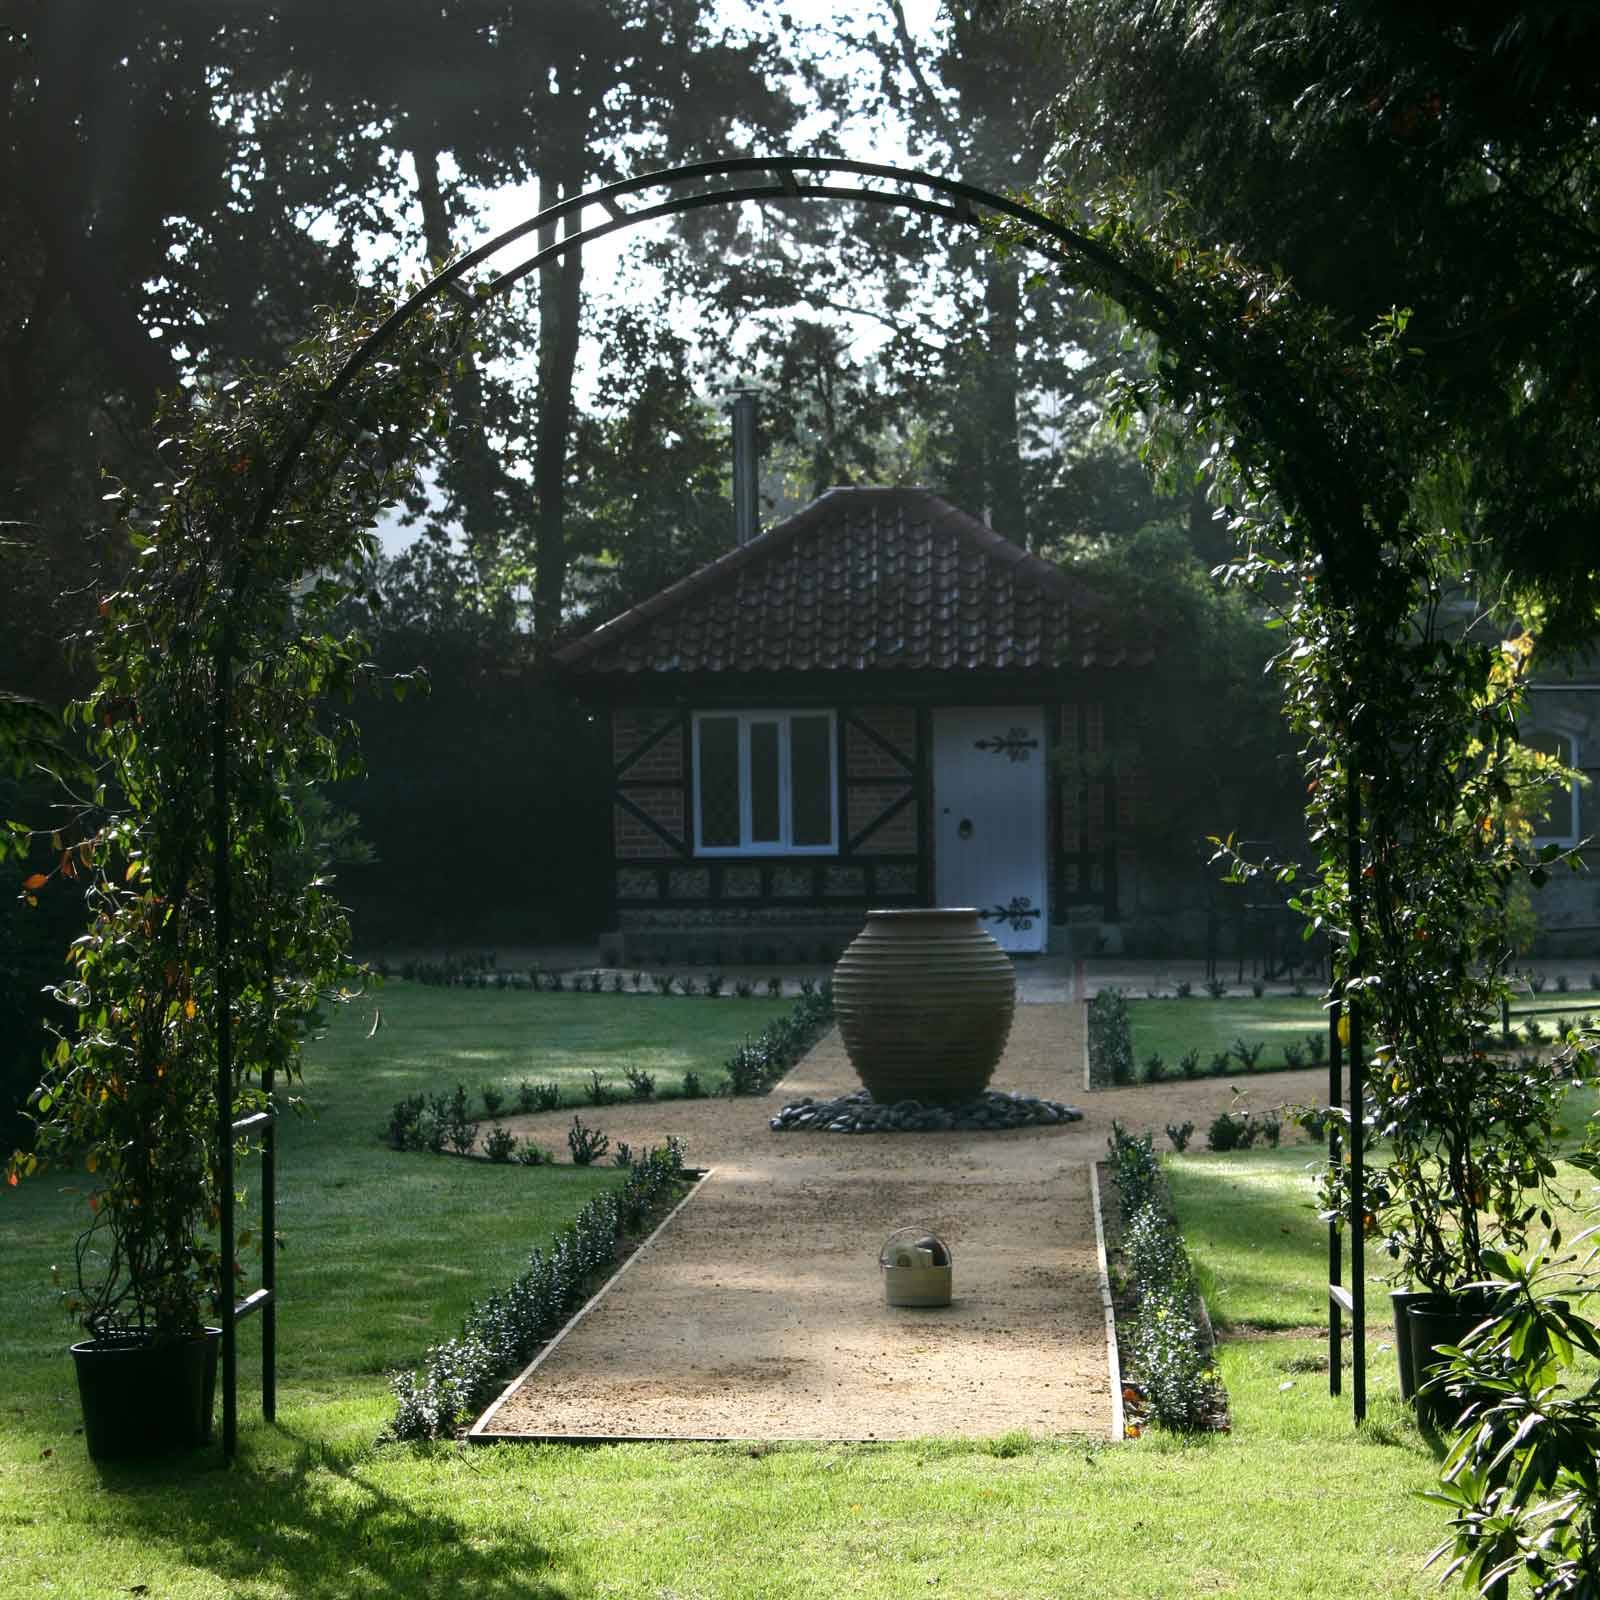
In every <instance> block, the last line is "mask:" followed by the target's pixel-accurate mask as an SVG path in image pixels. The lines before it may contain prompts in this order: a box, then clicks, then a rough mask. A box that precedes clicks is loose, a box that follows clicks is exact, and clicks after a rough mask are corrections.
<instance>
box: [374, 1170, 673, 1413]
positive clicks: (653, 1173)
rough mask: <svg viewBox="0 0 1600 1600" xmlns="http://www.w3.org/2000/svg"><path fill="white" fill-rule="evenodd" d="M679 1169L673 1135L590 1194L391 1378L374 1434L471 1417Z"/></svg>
mask: <svg viewBox="0 0 1600 1600" xmlns="http://www.w3.org/2000/svg"><path fill="white" fill-rule="evenodd" d="M684 1177H685V1171H684V1165H683V1143H682V1141H681V1140H678V1139H668V1140H667V1142H666V1144H665V1146H662V1147H658V1148H655V1149H651V1150H648V1151H646V1152H645V1154H644V1155H642V1156H641V1157H640V1158H639V1159H638V1160H637V1161H635V1162H634V1163H633V1165H632V1166H630V1167H629V1169H628V1176H627V1179H626V1181H625V1182H624V1183H623V1184H622V1186H621V1187H620V1188H618V1189H614V1190H612V1191H611V1192H610V1193H609V1194H602V1195H596V1196H595V1198H594V1199H593V1200H591V1201H590V1202H589V1203H588V1204H587V1205H586V1206H585V1207H584V1208H583V1210H582V1211H580V1212H579V1213H578V1215H577V1216H576V1217H575V1218H574V1219H573V1221H572V1222H570V1223H569V1224H568V1225H567V1226H566V1227H565V1228H563V1229H562V1230H561V1232H560V1233H559V1234H557V1235H556V1238H555V1241H554V1242H553V1243H552V1244H551V1246H550V1247H549V1249H548V1250H542V1249H539V1248H537V1247H536V1248H535V1249H534V1250H533V1252H532V1253H531V1254H530V1256H529V1257H528V1266H527V1269H526V1270H525V1271H524V1272H522V1273H521V1274H520V1275H519V1276H518V1277H517V1279H516V1280H515V1281H514V1282H513V1283H512V1284H511V1285H510V1287H509V1288H507V1289H505V1290H504V1291H503V1292H501V1293H499V1294H492V1295H490V1296H489V1297H488V1298H487V1299H485V1300H480V1301H479V1302H478V1303H477V1304H476V1305H474V1306H473V1307H472V1309H471V1310H470V1311H468V1312H467V1315H466V1317H465V1319H464V1320H463V1322H462V1328H461V1334H460V1336H459V1337H458V1338H455V1339H450V1340H447V1341H446V1342H445V1343H444V1344H439V1345H434V1346H433V1347H432V1348H431V1349H430V1350H429V1351H428V1354H427V1358H426V1360H425V1361H424V1362H423V1364H422V1369H421V1371H420V1372H397V1373H394V1374H393V1375H392V1376H391V1378H390V1384H391V1387H392V1388H393V1389H394V1393H395V1401H396V1404H395V1414H394V1417H393V1419H392V1420H391V1421H390V1423H389V1426H388V1428H387V1429H386V1430H385V1431H384V1434H383V1436H382V1437H383V1438H384V1439H385V1440H389V1439H398V1440H419V1439H441V1438H446V1437H449V1436H451V1435H453V1434H455V1433H457V1432H459V1431H460V1429H461V1428H463V1427H465V1426H466V1425H467V1424H468V1423H469V1422H471V1420H472V1418H473V1417H474V1416H476V1415H477V1414H478V1412H480V1411H481V1410H483V1408H484V1407H485V1406H486V1405H487V1404H488V1403H489V1401H490V1400H492V1399H493V1398H494V1395H495V1393H496V1391H497V1390H498V1389H499V1388H500V1387H501V1386H502V1385H503V1384H504V1383H505V1382H506V1381H507V1380H508V1379H509V1378H510V1377H511V1376H512V1375H513V1374H514V1373H516V1372H517V1371H518V1370H519V1369H520V1368H522V1367H525V1366H526V1365H527V1364H528V1362H530V1361H531V1360H532V1359H533V1357H534V1355H535V1354H536V1353H537V1351H538V1348H539V1346H540V1345H542V1344H544V1343H546V1342H547V1341H548V1340H550V1339H552V1338H553V1337H554V1336H555V1335H556V1334H557V1333H559V1332H560V1331H561V1328H562V1327H563V1325H564V1324H565V1323H566V1321H567V1319H568V1318H569V1317H570V1316H571V1315H572V1313H573V1312H574V1311H576V1310H577V1309H578V1308H579V1307H580V1306H581V1305H582V1304H583V1302H584V1301H585V1300H586V1299H588V1297H589V1294H590V1293H591V1291H592V1290H593V1288H594V1286H595V1284H596V1283H597V1281H598V1280H599V1279H600V1277H601V1276H602V1275H603V1274H604V1273H606V1272H608V1271H609V1270H610V1269H611V1268H612V1267H613V1266H614V1265H615V1264H616V1260H617V1246H618V1243H619V1242H620V1241H621V1240H622V1239H624V1238H626V1237H630V1236H631V1237H635V1238H637V1237H640V1236H642V1235H643V1234H645V1233H646V1232H647V1231H648V1230H649V1228H650V1227H651V1226H652V1225H653V1224H654V1222H655V1220H656V1218H657V1217H658V1216H659V1215H660V1214H661V1213H662V1212H663V1211H664V1210H665V1209H666V1208H667V1205H668V1203H669V1202H670V1201H672V1200H673V1199H674V1198H675V1197H676V1196H677V1194H678V1192H679V1187H680V1185H681V1184H682V1182H683V1180H684Z"/></svg>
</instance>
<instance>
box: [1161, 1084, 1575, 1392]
mask: <svg viewBox="0 0 1600 1600" xmlns="http://www.w3.org/2000/svg"><path fill="white" fill-rule="evenodd" d="M1583 1101H1584V1102H1586V1103H1588V1104H1591V1105H1592V1103H1593V1097H1592V1095H1591V1094H1589V1092H1588V1091H1585V1092H1584V1096H1583ZM1570 1109H1571V1110H1572V1111H1573V1112H1574V1113H1576V1112H1577V1111H1578V1110H1579V1109H1580V1102H1579V1100H1578V1097H1574V1100H1573V1102H1572V1105H1571V1107H1570ZM1577 1120H1578V1119H1577V1118H1576V1116H1574V1118H1573V1119H1572V1121H1573V1123H1574V1124H1575V1123H1576V1122H1577ZM1323 1159H1326V1158H1325V1157H1324V1158H1323ZM1317 1165H1319V1160H1318V1152H1316V1151H1315V1150H1312V1149H1309V1148H1308V1147H1307V1146H1305V1145H1297V1146H1294V1147H1293V1148H1288V1149H1282V1150H1250V1151H1245V1152H1230V1153H1228V1154H1226V1155H1215V1154H1207V1155H1186V1156H1182V1157H1174V1158H1172V1159H1171V1160H1169V1161H1168V1163H1167V1177H1168V1182H1169V1183H1170V1185H1171V1188H1172V1197H1173V1203H1174V1204H1175V1206H1176V1207H1177V1211H1178V1215H1179V1217H1180V1219H1181V1221H1182V1224H1183V1234H1184V1240H1185V1242H1186V1243H1187V1244H1188V1246H1189V1254H1190V1256H1191V1258H1192V1259H1193V1261H1194V1263H1195V1266H1196V1268H1197V1269H1198V1272H1199V1275H1200V1279H1201V1283H1202V1286H1203V1288H1204V1291H1205V1297H1206V1307H1207V1309H1208V1310H1209V1311H1210V1313H1211V1316H1212V1320H1213V1321H1214V1322H1215V1324H1216V1325H1217V1327H1218V1328H1219V1329H1223V1330H1227V1329H1245V1328H1249V1329H1285V1328H1305V1327H1310V1326H1313V1325H1317V1324H1322V1325H1326V1323H1327V1318H1328V1302H1327V1291H1326V1289H1325V1288H1324V1285H1325V1284H1326V1283H1327V1281H1328V1275H1327V1265H1328V1229H1327V1224H1326V1223H1324V1222H1322V1221H1320V1220H1319V1219H1318V1217H1317V1213H1316V1209H1315V1204H1314V1177H1315V1172H1314V1169H1315V1167H1316V1166H1317ZM1557 1187H1558V1192H1560V1193H1562V1194H1563V1195H1565V1196H1567V1197H1568V1199H1569V1203H1568V1204H1567V1206H1566V1207H1565V1208H1564V1209H1563V1210H1561V1211H1560V1212H1559V1213H1558V1214H1557V1218H1556V1220H1557V1221H1558V1222H1559V1223H1560V1224H1561V1227H1562V1229H1563V1231H1564V1232H1565V1233H1566V1235H1567V1236H1568V1238H1571V1237H1573V1236H1575V1235H1576V1234H1577V1233H1578V1231H1579V1230H1580V1229H1581V1228H1582V1227H1584V1226H1587V1224H1588V1220H1589V1219H1588V1218H1587V1217H1586V1216H1585V1214H1584V1205H1585V1204H1586V1203H1587V1198H1588V1197H1589V1196H1590V1195H1592V1193H1593V1190H1594V1180H1593V1179H1591V1178H1589V1177H1588V1176H1587V1175H1586V1174H1584V1173H1582V1172H1580V1171H1579V1170H1578V1169H1577V1168H1576V1167H1568V1166H1563V1167H1562V1168H1561V1169H1560V1177H1559V1178H1558V1180H1557ZM1346 1256H1347V1258H1348V1247H1347V1249H1346ZM1388 1266H1389V1261H1388V1258H1387V1257H1386V1256H1384V1255H1383V1253H1382V1252H1381V1251H1380V1250H1377V1249H1375V1248H1372V1247H1369V1248H1368V1250H1367V1253H1366V1269H1367V1290H1368V1294H1367V1304H1368V1312H1369V1315H1368V1321H1369V1323H1370V1324H1371V1326H1372V1328H1373V1329H1374V1330H1375V1332H1376V1333H1377V1335H1378V1336H1379V1337H1380V1338H1384V1339H1387V1338H1388V1337H1389V1332H1388V1327H1389V1324H1388V1321H1387V1318H1388V1315H1389V1298H1388V1288H1389V1286H1388V1285H1387V1284H1386V1283H1384V1282H1383V1281H1382V1280H1383V1275H1384V1273H1385V1271H1386V1270H1387V1268H1388ZM1345 1276H1346V1281H1347V1282H1348V1280H1349V1269H1348V1261H1347V1265H1346V1273H1345ZM1369 1351H1370V1347H1369ZM1378 1365H1379V1363H1378V1362H1377V1361H1374V1374H1375V1376H1384V1377H1387V1378H1389V1379H1391V1380H1392V1374H1389V1373H1388V1365H1387V1362H1384V1363H1383V1372H1382V1374H1379V1373H1378V1371H1377V1369H1378ZM1391 1386H1392V1381H1391Z"/></svg>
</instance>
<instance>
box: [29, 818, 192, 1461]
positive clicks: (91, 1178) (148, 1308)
mask: <svg viewBox="0 0 1600 1600" xmlns="http://www.w3.org/2000/svg"><path fill="white" fill-rule="evenodd" d="M153 842H155V841H154V840H153V839H150V838H147V837H145V836H144V835H143V834H141V832H140V830H139V825H138V822H137V820H136V819H134V818H132V817H123V818H120V819H110V820H108V821H106V822H105V823H104V825H103V826H102V827H101V828H99V829H98V830H96V831H95V832H94V833H93V834H92V835H86V836H85V837H83V838H82V839H80V840H79V841H78V842H77V843H75V844H74V845H73V846H72V847H71V848H70V849H66V848H64V849H63V851H62V854H61V857H60V859H59V860H58V864H57V869H56V873H54V874H51V875H49V876H55V877H60V878H62V879H69V880H79V881H85V882H86V883H87V887H88V904H89V908H90V911H91V913H92V916H93V921H92V924H91V926H90V928H89V931H88V932H87V933H86V934H85V935H84V936H83V937H81V938H80V939H78V940H77V941H75V943H74V944H73V946H72V949H71V951H70V954H69V974H68V976H67V978H66V980H65V981H64V982H63V983H62V984H61V985H60V986H59V987H58V988H57V990H56V994H57V996H58V998H59V999H60V1000H62V1001H63V1002H65V1004H66V1005H67V1006H68V1007H69V1008H70V1012H71V1016H72V1019H73V1020H72V1022H71V1023H70V1025H69V1027H68V1029H67V1030H66V1031H64V1032H63V1033H62V1035H61V1036H60V1038H59V1039H58V1041H57V1043H56V1045H55V1048H54V1051H53V1052H52V1053H51V1054H50V1056H49V1057H48V1068H47V1071H46V1074H45V1077H44V1081H43V1082H42V1083H41V1085H40V1086H39V1088H38V1089H37V1090H36V1091H35V1093H34V1095H33V1097H32V1100H31V1102H30V1109H31V1112H32V1115H33V1119H34V1122H35V1124H36V1130H35V1135H34V1139H33V1144H32V1148H31V1149H30V1150H28V1151H26V1152H21V1151H19V1152H18V1153H17V1154H15V1155H13V1157H12V1159H11V1163H10V1169H9V1177H10V1180H11V1182H13V1183H15V1182H16V1181H18V1179H19V1178H23V1177H27V1176H30V1175H32V1174H34V1173H37V1172H40V1171H44V1170H58V1171H59V1170H60V1169H62V1168H66V1167H73V1168H76V1169H78V1170H79V1171H81V1172H82V1173H83V1175H84V1178H85V1180H86V1181H85V1183H84V1184H83V1185H82V1187H81V1189H80V1191H79V1192H80V1193H81V1194H82V1197H83V1200H84V1204H85V1208H86V1211H87V1217H86V1220H85V1224H84V1226H83V1229H82V1232H81V1234H80V1235H79V1238H78V1241H77V1245H76V1249H75V1251H74V1265H75V1272H74V1274H73V1281H72V1282H71V1283H70V1284H69V1285H67V1286H66V1292H65V1296H64V1298H65V1302H66V1305H67V1308H68V1309H69V1310H70V1311H71V1312H72V1313H73V1314H74V1315H75V1317H76V1318H77V1320H78V1322H79V1325H80V1327H81V1329H82V1331H83V1333H84V1335H85V1337H84V1338H83V1339H82V1340H81V1341H80V1342H79V1343H77V1344H76V1345H74V1346H73V1351H72V1353H73V1357H74V1361H75V1364H76V1367H77V1373H78V1382H79V1389H80V1394H81V1397H82V1400H83V1415H84V1430H85V1436H86V1439H87V1442H88V1446H89V1450H90V1453H91V1454H92V1455H94V1456H96V1457H101V1458H114V1457H119V1456H127V1455H135V1454H143V1453H147V1452H150V1451H153V1450H159V1449H164V1448H170V1447H174V1446H181V1445H188V1444H199V1443H203V1442H204V1441H205V1440H206V1438H207V1437H208V1436H209V1431H210V1418H211V1395H212V1390H213V1387H214V1383H215V1374H216V1357H217V1343H218V1330H217V1329H216V1328H215V1327H214V1326H210V1325H209V1324H210V1323H211V1322H212V1321H213V1320H214V1317H213V1307H214V1305H215V1302H216V1297H217V1291H218V1257H217V1250H216V1245H215V1242H214V1239H212V1238H211V1237H210V1236H209V1230H210V1228H211V1226H212V1224H213V1223H214V1221H215V1217H216V1214H217V1193H218V1190H217V1180H218V1150H217V1132H216V1093H215V1068H214V1054H213V1049H212V1041H211V1037H210V1034H211V1030H210V1026H209V1021H208V1014H207V1013H206V1012H205V1011H203V1010H202V1006H203V1004H204V1002H206V1000H207V999H208V997H209V996H208V989H209V982H208V980H207V979H205V978H203V977H201V976H200V972H201V970H202V969H201V966H200V963H199V961H197V959H196V958H197V956H198V955H199V951H198V949H197V948H196V935H197V933H198V931H199V930H198V928H197V926H196V925H197V924H198V923H200V922H206V921H209V920H210V918H209V914H208V910H207V907H206V905H205V903H204V901H203V900H202V899H201V898H200V897H199V896H198V895H197V894H195V893H193V892H192V888H193V885H191V892H189V893H184V892H181V891H177V892H174V890H173V888H172V887H171V886H170V885H169V886H167V890H168V892H165V893H163V892H161V890H160V889H158V887H157V884H158V883H159V882H161V880H162V878H163V877H164V874H162V873H161V870H160V868H159V866H157V865H156V863H155V862H154V861H153V860H152V856H151V854H150V853H149V851H148V850H147V849H146V846H147V845H149V844H151V843H153ZM44 876H45V875H42V874H35V875H34V876H33V877H31V878H30V879H29V880H28V881H29V883H30V884H32V885H33V890H32V892H34V893H37V892H38V891H40V890H42V889H43V888H44V887H45V883H44V882H42V881H36V879H40V878H43V877H44ZM119 880H120V881H119Z"/></svg>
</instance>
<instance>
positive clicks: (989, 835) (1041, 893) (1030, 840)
mask: <svg viewBox="0 0 1600 1600" xmlns="http://www.w3.org/2000/svg"><path fill="white" fill-rule="evenodd" d="M1045 761H1046V750H1045V738H1044V712H1043V710H1042V709H1041V708H1040V707H1038V706H1024V707H1021V708H1018V707H1006V706H1001V707H992V706H985V707H979V708H976V709H971V708H967V707H964V706H963V707H953V708H951V709H948V710H939V711H935V712H934V714H933V819H934V848H935V850H936V852H937V854H936V879H937V887H938V900H939V904H940V905H942V906H977V907H978V909H979V911H980V912H982V914H983V925H984V927H986V928H987V929H988V930H989V932H990V933H992V934H993V935H994V937H995V939H996V940H997V941H998V942H999V944H1000V946H1001V948H1002V949H1004V950H1014V951H1029V950H1043V949H1044V944H1045V933H1046V917H1045V911H1046V908H1045V881H1046V880H1045V792H1046V791H1045Z"/></svg>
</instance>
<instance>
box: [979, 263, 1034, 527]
mask: <svg viewBox="0 0 1600 1600" xmlns="http://www.w3.org/2000/svg"><path fill="white" fill-rule="evenodd" d="M986 270H987V276H986V281H985V283H984V287H983V306H984V312H985V316H984V335H985V344H986V346H987V349H986V351H985V359H984V364H983V432H984V442H983V446H984V447H983V458H984V469H985V477H986V479H987V486H988V494H987V497H986V498H987V503H988V507H989V517H990V522H991V524H992V526H993V527H994V529H995V530H996V532H998V533H1002V534H1004V535H1005V537H1006V538H1008V539H1010V540H1012V541H1013V542H1014V543H1016V544H1020V545H1022V546H1023V547H1024V548H1025V549H1026V548H1029V546H1028V511H1027V499H1026V496H1025V495H1024V493H1023V485H1022V443H1021V440H1020V439H1019V438H1018V433H1017V428H1018V418H1017V388H1018V376H1017V337H1018V323H1019V321H1020V318H1021V300H1022V291H1021V287H1020V285H1019V283H1018V281H1017V269H1016V267H1014V266H1013V265H1012V264H1011V263H1010V262H1004V261H1000V262H995V263H993V264H991V265H990V266H989V267H988V268H987V269H986Z"/></svg>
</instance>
